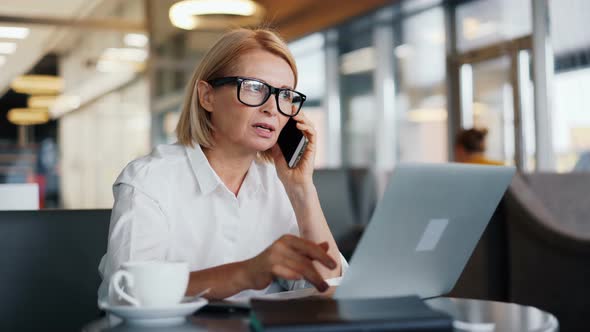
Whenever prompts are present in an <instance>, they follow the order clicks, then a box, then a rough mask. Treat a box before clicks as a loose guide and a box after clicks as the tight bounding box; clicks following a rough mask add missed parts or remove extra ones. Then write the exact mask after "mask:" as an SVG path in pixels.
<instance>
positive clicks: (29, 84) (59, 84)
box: [10, 75, 64, 95]
mask: <svg viewBox="0 0 590 332" xmlns="http://www.w3.org/2000/svg"><path fill="white" fill-rule="evenodd" d="M10 87H11V88H12V89H13V90H14V91H16V92H18V93H27V94H31V95H33V94H39V95H52V94H57V93H59V92H60V91H61V90H63V87H64V82H63V79H62V78H61V77H57V76H49V75H23V76H18V77H17V78H15V79H14V80H13V81H12V83H11V84H10Z"/></svg>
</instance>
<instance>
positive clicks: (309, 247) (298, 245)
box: [285, 236, 338, 270]
mask: <svg viewBox="0 0 590 332" xmlns="http://www.w3.org/2000/svg"><path fill="white" fill-rule="evenodd" d="M285 241H286V242H287V243H288V245H289V247H291V248H293V249H295V250H296V251H298V252H299V253H301V254H302V255H304V256H306V257H308V258H309V259H310V260H316V261H318V262H320V263H322V265H324V266H326V267H327V268H329V269H330V270H333V269H335V268H336V267H337V266H338V265H337V264H336V262H335V261H334V259H332V257H330V255H328V254H327V253H326V251H327V249H325V250H324V249H323V248H322V247H321V246H319V245H317V244H315V243H313V242H311V241H307V240H304V239H302V238H298V237H295V236H289V237H285ZM323 243H325V245H326V246H327V245H328V244H327V243H326V242H323Z"/></svg>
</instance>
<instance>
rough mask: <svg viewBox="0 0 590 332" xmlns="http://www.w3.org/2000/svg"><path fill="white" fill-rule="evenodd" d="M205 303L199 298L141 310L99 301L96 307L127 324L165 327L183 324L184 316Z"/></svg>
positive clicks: (203, 299) (205, 302)
mask: <svg viewBox="0 0 590 332" xmlns="http://www.w3.org/2000/svg"><path fill="white" fill-rule="evenodd" d="M207 302H208V301H207V299H205V298H199V299H196V300H192V301H191V302H181V303H179V304H176V305H173V306H169V307H148V308H142V307H134V306H131V305H111V304H109V303H106V302H104V301H99V302H98V307H99V308H100V309H102V310H105V311H106V312H108V313H111V314H113V315H115V316H117V317H120V318H122V319H124V320H125V321H126V322H127V323H128V324H132V325H143V326H147V325H149V326H167V325H175V324H182V323H184V322H185V321H186V316H188V315H190V314H192V313H194V312H195V311H197V310H199V309H201V308H202V307H204V306H205V305H206V304H207Z"/></svg>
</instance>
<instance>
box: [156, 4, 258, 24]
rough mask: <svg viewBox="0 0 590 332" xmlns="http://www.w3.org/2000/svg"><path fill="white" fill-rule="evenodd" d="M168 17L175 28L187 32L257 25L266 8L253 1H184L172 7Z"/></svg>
mask: <svg viewBox="0 0 590 332" xmlns="http://www.w3.org/2000/svg"><path fill="white" fill-rule="evenodd" d="M168 15H169V17H170V21H171V22H172V24H173V25H174V26H176V27H178V28H181V29H185V30H192V29H195V28H197V27H204V28H223V27H227V25H228V23H229V24H232V23H233V24H234V25H235V24H238V25H251V24H256V23H258V22H259V21H260V19H262V17H263V16H264V8H263V7H262V6H260V5H259V4H257V3H256V2H254V1H252V0H183V1H180V2H177V3H175V4H174V5H172V7H170V11H169V12H168ZM223 16H225V17H223ZM227 16H230V17H232V16H233V17H232V18H229V19H228V18H227Z"/></svg>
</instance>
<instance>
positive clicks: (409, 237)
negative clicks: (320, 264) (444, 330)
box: [334, 164, 515, 298]
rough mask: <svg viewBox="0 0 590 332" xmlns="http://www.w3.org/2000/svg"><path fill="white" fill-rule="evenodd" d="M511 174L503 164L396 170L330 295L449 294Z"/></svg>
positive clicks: (410, 166)
mask: <svg viewBox="0 0 590 332" xmlns="http://www.w3.org/2000/svg"><path fill="white" fill-rule="evenodd" d="M514 173H515V168H514V167H503V166H481V165H467V164H400V165H398V166H397V167H396V168H395V170H394V172H393V174H392V176H391V179H390V180H389V183H388V185H387V189H386V191H385V194H384V196H383V199H382V200H381V201H380V202H379V204H378V205H377V208H376V209H375V213H374V214H373V217H372V219H371V222H370V223H369V225H368V226H367V228H366V230H365V233H364V234H363V237H362V238H361V240H360V242H359V244H358V246H357V248H356V251H355V252H354V255H353V256H352V258H351V260H350V267H349V269H348V271H347V272H346V273H345V275H344V276H343V279H342V282H341V284H340V286H339V287H338V289H337V290H336V293H335V295H334V296H335V297H336V298H368V297H389V296H400V295H408V294H417V295H419V296H420V297H422V298H426V297H433V296H439V295H442V294H445V293H448V292H449V291H450V290H451V289H452V288H453V286H454V285H455V283H456V282H457V279H458V278H459V275H460V274H461V272H462V271H463V268H464V267H465V264H466V263H467V260H468V259H469V257H470V256H471V253H472V252H473V250H474V248H475V246H476V244H477V242H478V241H479V239H480V237H481V235H482V233H483V231H484V230H485V228H486V226H487V224H488V222H489V220H490V218H491V217H492V214H493V212H494V210H495V209H496V206H497V205H498V203H499V202H500V199H501V198H502V196H503V194H504V192H505V191H506V188H507V187H508V185H509V184H510V182H511V179H512V176H513V175H514Z"/></svg>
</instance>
